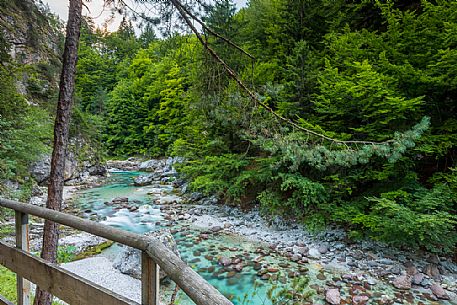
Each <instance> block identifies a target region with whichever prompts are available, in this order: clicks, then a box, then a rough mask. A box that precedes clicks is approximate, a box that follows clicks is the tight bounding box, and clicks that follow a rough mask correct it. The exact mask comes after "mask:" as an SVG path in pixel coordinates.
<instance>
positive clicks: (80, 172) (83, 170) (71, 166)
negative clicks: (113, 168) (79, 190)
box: [29, 152, 106, 185]
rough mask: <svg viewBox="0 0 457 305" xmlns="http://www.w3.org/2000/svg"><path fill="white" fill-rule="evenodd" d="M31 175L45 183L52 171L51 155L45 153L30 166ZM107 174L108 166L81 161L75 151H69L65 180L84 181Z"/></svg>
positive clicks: (39, 181)
mask: <svg viewBox="0 0 457 305" xmlns="http://www.w3.org/2000/svg"><path fill="white" fill-rule="evenodd" d="M29 172H30V175H31V176H32V177H33V179H35V180H36V181H37V182H38V184H40V185H43V184H45V183H46V182H47V181H48V179H49V175H50V172H51V157H50V156H49V155H44V156H42V157H41V159H40V160H38V161H36V162H35V163H33V164H32V165H31V166H30V168H29ZM89 175H90V176H105V175H106V168H105V167H104V166H103V165H93V164H91V163H90V162H87V161H86V162H79V161H78V159H77V157H76V156H75V154H74V153H73V152H67V156H66V159H65V169H64V179H65V181H69V180H75V181H77V182H78V181H79V182H81V181H84V180H85V179H87V177H88V176H89Z"/></svg>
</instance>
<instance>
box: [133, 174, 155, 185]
mask: <svg viewBox="0 0 457 305" xmlns="http://www.w3.org/2000/svg"><path fill="white" fill-rule="evenodd" d="M157 178H159V175H158V174H156V173H152V174H147V175H140V176H138V177H136V178H135V179H134V180H133V184H134V185H136V186H145V185H151V184H152V183H153V182H154V181H155V180H156V179H157Z"/></svg>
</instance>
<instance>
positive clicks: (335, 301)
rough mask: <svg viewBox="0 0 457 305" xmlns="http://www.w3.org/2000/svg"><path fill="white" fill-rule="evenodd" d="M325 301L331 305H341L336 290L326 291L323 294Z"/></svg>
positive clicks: (338, 293)
mask: <svg viewBox="0 0 457 305" xmlns="http://www.w3.org/2000/svg"><path fill="white" fill-rule="evenodd" d="M325 300H326V301H327V302H329V303H330V304H332V305H339V304H340V303H341V295H340V291H339V290H338V289H336V288H332V289H328V290H327V291H326V292H325Z"/></svg>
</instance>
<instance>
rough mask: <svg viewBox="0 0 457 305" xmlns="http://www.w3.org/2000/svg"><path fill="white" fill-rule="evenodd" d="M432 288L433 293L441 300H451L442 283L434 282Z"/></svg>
mask: <svg viewBox="0 0 457 305" xmlns="http://www.w3.org/2000/svg"><path fill="white" fill-rule="evenodd" d="M430 289H431V290H432V292H433V294H434V295H435V296H436V297H437V298H438V299H441V300H449V299H450V297H449V296H448V295H447V293H446V290H444V289H443V287H441V285H440V284H437V283H435V284H433V285H432V286H431V287H430Z"/></svg>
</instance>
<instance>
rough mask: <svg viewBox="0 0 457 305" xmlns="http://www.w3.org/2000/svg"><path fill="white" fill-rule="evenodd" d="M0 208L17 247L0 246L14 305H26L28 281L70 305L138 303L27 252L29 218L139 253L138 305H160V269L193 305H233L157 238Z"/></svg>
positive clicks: (21, 208) (1, 304)
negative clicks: (9, 219)
mask: <svg viewBox="0 0 457 305" xmlns="http://www.w3.org/2000/svg"><path fill="white" fill-rule="evenodd" d="M0 207H4V208H8V209H12V210H14V211H15V212H16V247H15V248H14V247H9V246H7V245H5V244H4V243H1V242H0V264H1V265H4V266H5V267H6V268H8V269H10V270H11V271H13V272H15V273H16V275H17V300H18V302H17V303H18V305H29V304H30V282H32V283H34V284H36V285H38V286H39V287H40V288H42V289H43V290H46V291H48V292H50V293H51V294H52V295H55V296H56V297H58V298H59V299H61V300H63V301H65V302H66V303H68V304H70V305H93V304H96V305H118V304H119V305H121V304H122V305H125V304H138V303H136V302H134V301H132V300H129V299H127V298H125V297H123V296H121V295H119V294H117V293H114V292H112V291H109V290H107V289H105V288H103V287H101V286H99V285H97V284H94V283H92V282H90V281H88V280H86V279H83V278H82V277H80V276H78V275H76V274H73V273H71V272H69V271H66V270H64V269H62V268H60V267H59V266H57V265H55V264H51V263H49V262H46V261H44V260H43V259H41V258H38V257H35V256H32V255H31V254H30V253H28V252H29V249H28V244H29V243H28V215H33V216H36V217H40V218H43V219H47V220H50V221H53V222H56V223H59V224H62V225H65V226H69V227H72V228H74V229H77V230H81V231H84V232H87V233H90V234H93V235H97V236H100V237H104V238H106V239H109V240H112V241H114V242H118V243H121V244H124V245H127V246H129V247H132V248H136V249H139V250H141V251H142V259H141V261H142V262H141V270H142V277H141V286H142V287H141V295H142V300H141V304H143V305H159V304H160V302H159V291H160V288H159V268H161V269H162V270H163V271H164V272H165V273H166V274H167V275H168V277H169V278H170V279H171V280H173V281H174V282H175V283H176V285H178V286H179V287H180V288H181V289H182V290H183V291H184V292H185V293H186V294H187V295H188V296H189V297H190V298H191V299H192V300H193V301H194V302H195V303H196V304H197V305H233V304H232V302H230V301H229V300H228V299H227V298H225V297H224V296H223V295H222V294H221V293H220V292H219V291H218V290H216V289H215V288H214V287H213V286H211V285H210V284H209V283H208V282H206V281H205V280H204V279H203V278H202V277H201V276H200V275H199V274H197V273H196V272H195V271H194V270H192V269H191V268H190V267H188V266H187V265H186V263H184V262H183V261H182V260H181V259H180V258H179V257H178V256H177V255H176V254H174V253H173V252H172V251H171V250H169V249H168V248H167V247H165V246H164V245H163V244H162V243H161V242H160V241H159V240H157V239H153V238H149V237H145V236H142V235H139V234H134V233H131V232H127V231H122V230H119V229H116V228H112V227H110V226H106V225H102V224H99V223H96V222H93V221H89V220H86V219H82V218H79V217H76V216H72V215H68V214H65V213H62V212H57V211H54V210H50V209H46V208H41V207H37V206H34V205H30V204H25V203H20V202H16V201H12V200H7V199H1V198H0ZM0 305H12V303H11V302H10V301H8V300H6V299H5V298H4V297H2V296H1V295H0Z"/></svg>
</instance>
